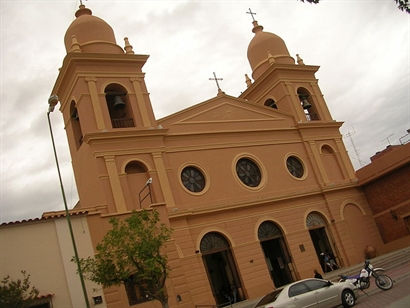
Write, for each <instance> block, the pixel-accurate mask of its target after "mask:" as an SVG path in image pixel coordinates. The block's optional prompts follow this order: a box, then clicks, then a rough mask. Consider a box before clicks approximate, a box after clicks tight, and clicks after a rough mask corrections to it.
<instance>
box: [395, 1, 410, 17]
mask: <svg viewBox="0 0 410 308" xmlns="http://www.w3.org/2000/svg"><path fill="white" fill-rule="evenodd" d="M394 1H396V3H397V7H398V8H399V9H400V10H402V11H405V12H407V13H409V14H410V2H409V0H394Z"/></svg>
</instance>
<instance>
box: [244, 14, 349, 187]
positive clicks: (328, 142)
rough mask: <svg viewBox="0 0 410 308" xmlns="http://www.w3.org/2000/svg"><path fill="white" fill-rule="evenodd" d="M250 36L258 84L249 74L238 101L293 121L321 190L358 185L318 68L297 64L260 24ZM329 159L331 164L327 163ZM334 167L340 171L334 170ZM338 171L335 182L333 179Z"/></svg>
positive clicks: (279, 40)
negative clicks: (287, 116) (347, 183)
mask: <svg viewBox="0 0 410 308" xmlns="http://www.w3.org/2000/svg"><path fill="white" fill-rule="evenodd" d="M252 32H253V33H254V34H255V35H254V37H253V38H252V40H251V42H250V43H249V46H248V51H247V55H248V60H249V64H250V66H251V69H252V77H253V79H254V81H253V82H252V80H251V79H250V78H249V77H248V76H247V75H246V84H247V89H246V90H245V91H244V92H243V93H242V94H241V95H240V98H244V99H248V100H252V101H254V102H256V103H257V104H260V105H264V106H266V107H269V108H272V109H273V110H274V112H276V111H278V112H283V113H285V114H287V115H291V116H292V117H293V118H294V120H295V128H296V129H297V130H298V131H299V134H300V135H301V136H302V139H303V140H304V144H305V147H306V151H307V152H308V153H311V154H312V157H313V164H314V165H315V166H316V170H317V173H318V174H320V176H319V182H321V184H322V185H323V186H328V185H334V183H335V182H339V183H340V182H346V181H347V182H354V181H355V180H356V177H355V175H354V170H353V166H352V164H351V162H350V159H349V157H348V155H347V152H346V149H345V147H344V145H343V141H342V136H341V135H340V132H339V128H340V126H341V125H342V123H340V122H336V121H335V120H333V119H332V116H331V114H330V112H329V109H328V107H327V104H326V102H325V100H324V98H323V94H322V92H321V91H320V88H319V85H318V80H317V79H316V77H315V73H316V72H317V71H318V69H319V66H313V65H305V63H304V61H303V59H302V58H301V57H300V56H299V55H298V54H297V55H296V62H295V60H294V58H292V57H291V56H290V54H289V51H288V48H287V46H286V44H285V42H284V41H283V39H282V38H280V37H279V36H278V35H276V34H273V33H269V32H265V31H263V27H262V26H261V25H259V24H258V22H257V21H256V20H253V29H252ZM328 160H332V163H331V164H330V163H327V161H328ZM327 165H328V166H327ZM330 166H332V167H330ZM334 166H337V168H336V169H337V171H334V170H333V171H332V170H331V169H333V167H334ZM327 169H328V170H327ZM335 173H337V174H338V176H337V179H334V178H332V177H335V176H334V174H335Z"/></svg>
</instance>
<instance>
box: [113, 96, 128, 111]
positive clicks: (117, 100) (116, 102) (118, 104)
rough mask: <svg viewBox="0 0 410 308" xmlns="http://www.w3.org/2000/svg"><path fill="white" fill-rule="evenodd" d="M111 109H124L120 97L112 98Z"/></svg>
mask: <svg viewBox="0 0 410 308" xmlns="http://www.w3.org/2000/svg"><path fill="white" fill-rule="evenodd" d="M113 107H114V108H115V109H120V108H124V107H125V103H124V101H123V100H122V99H121V96H119V95H116V96H115V97H114V104H113Z"/></svg>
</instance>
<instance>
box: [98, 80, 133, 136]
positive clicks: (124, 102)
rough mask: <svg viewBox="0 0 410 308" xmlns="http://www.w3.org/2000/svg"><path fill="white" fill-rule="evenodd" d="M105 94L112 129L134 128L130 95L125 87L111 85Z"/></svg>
mask: <svg viewBox="0 0 410 308" xmlns="http://www.w3.org/2000/svg"><path fill="white" fill-rule="evenodd" d="M104 92H105V100H106V101H107V108H108V112H109V114H110V119H111V125H112V128H123V127H134V126H135V125H134V119H133V117H132V111H131V107H130V104H129V99H128V93H127V91H126V90H125V89H124V87H122V86H120V85H118V84H110V85H108V86H107V87H106V88H105V90H104Z"/></svg>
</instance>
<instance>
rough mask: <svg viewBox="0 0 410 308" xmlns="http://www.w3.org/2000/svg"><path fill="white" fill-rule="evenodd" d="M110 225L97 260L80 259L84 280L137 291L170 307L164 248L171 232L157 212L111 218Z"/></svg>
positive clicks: (96, 255) (151, 211)
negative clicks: (124, 217) (166, 287)
mask: <svg viewBox="0 0 410 308" xmlns="http://www.w3.org/2000/svg"><path fill="white" fill-rule="evenodd" d="M110 224H111V225H112V229H111V230H110V231H108V232H107V234H106V235H105V236H104V238H103V240H102V241H101V242H100V243H99V244H98V245H97V247H96V251H97V253H96V254H95V256H94V258H92V257H88V258H86V259H80V265H81V269H82V270H83V272H84V274H85V276H86V277H87V278H88V279H90V280H92V281H94V282H96V283H99V284H102V285H103V286H104V287H109V286H113V285H121V284H124V285H125V286H126V288H127V290H129V288H130V287H131V288H134V291H135V288H138V289H139V290H141V291H142V293H143V294H144V295H145V296H146V298H147V299H156V300H158V301H160V302H161V304H162V307H168V295H167V292H166V289H165V279H166V278H167V275H168V271H169V268H168V265H167V257H166V256H165V255H163V254H161V247H162V246H163V244H164V243H165V242H166V241H167V240H168V239H169V238H170V235H171V229H170V228H168V227H167V226H166V225H165V224H162V223H159V214H158V212H157V211H155V210H142V211H138V212H133V213H132V215H131V216H129V217H128V218H126V219H125V220H119V219H117V218H112V219H110Z"/></svg>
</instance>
